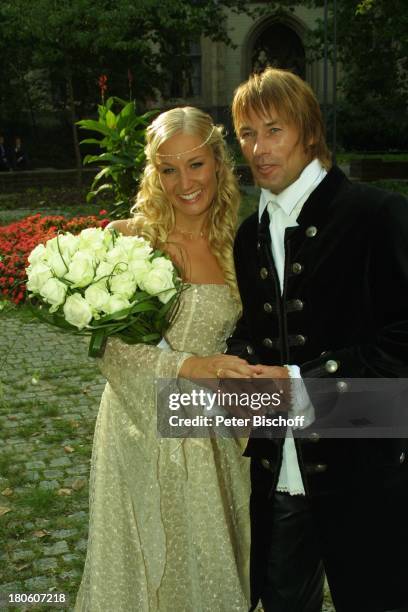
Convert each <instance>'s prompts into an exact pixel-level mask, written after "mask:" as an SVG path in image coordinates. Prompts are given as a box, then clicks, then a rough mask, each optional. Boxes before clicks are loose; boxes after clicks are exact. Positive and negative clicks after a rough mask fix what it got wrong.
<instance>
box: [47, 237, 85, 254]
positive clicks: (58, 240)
mask: <svg viewBox="0 0 408 612" xmlns="http://www.w3.org/2000/svg"><path fill="white" fill-rule="evenodd" d="M78 242H79V238H78V236H74V235H73V234H71V233H70V232H66V233H65V234H59V235H58V236H55V238H51V239H50V240H47V244H46V245H45V248H46V250H47V257H48V256H49V254H50V253H59V252H61V253H62V256H63V257H64V258H65V255H68V256H69V258H71V257H72V256H73V255H74V253H75V252H76V251H77V249H78Z"/></svg>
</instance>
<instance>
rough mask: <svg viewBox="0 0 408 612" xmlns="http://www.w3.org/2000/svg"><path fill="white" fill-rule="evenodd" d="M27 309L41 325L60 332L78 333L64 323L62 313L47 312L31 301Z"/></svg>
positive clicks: (75, 329)
mask: <svg viewBox="0 0 408 612" xmlns="http://www.w3.org/2000/svg"><path fill="white" fill-rule="evenodd" d="M27 307H28V309H29V310H30V311H31V312H32V314H33V315H34V316H35V317H36V318H37V319H39V320H40V321H41V322H42V323H47V324H48V325H52V326H53V327H57V328H58V329H59V330H60V331H62V332H69V333H72V332H74V333H79V330H78V328H77V327H75V326H74V325H71V324H70V323H68V321H66V319H65V317H64V315H63V314H62V312H49V310H47V309H46V308H45V307H44V306H42V305H38V304H35V303H33V301H32V300H28V302H27Z"/></svg>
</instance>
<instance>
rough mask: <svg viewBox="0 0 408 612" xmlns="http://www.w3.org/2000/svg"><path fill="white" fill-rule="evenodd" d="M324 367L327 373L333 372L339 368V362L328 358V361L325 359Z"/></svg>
mask: <svg viewBox="0 0 408 612" xmlns="http://www.w3.org/2000/svg"><path fill="white" fill-rule="evenodd" d="M324 368H325V370H326V372H328V373H329V374H334V373H335V372H337V370H338V369H339V364H338V363H337V361H334V359H329V361H326V363H325V365H324Z"/></svg>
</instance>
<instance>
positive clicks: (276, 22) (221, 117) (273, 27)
mask: <svg viewBox="0 0 408 612" xmlns="http://www.w3.org/2000/svg"><path fill="white" fill-rule="evenodd" d="M253 6H257V5H256V4H254V5H253ZM263 6H264V5H263ZM318 18H320V19H322V18H323V10H322V9H308V8H304V7H302V6H298V7H297V8H296V9H295V11H294V12H291V11H282V10H279V11H274V12H271V13H270V14H268V13H266V14H264V15H262V16H260V17H258V18H257V19H253V18H251V17H249V16H248V15H245V14H235V13H233V12H229V13H227V14H226V19H227V24H228V31H229V35H230V38H231V40H232V42H233V45H234V46H233V47H232V46H228V47H227V46H226V45H225V44H223V43H216V42H212V41H211V40H209V39H205V38H203V39H202V40H201V41H200V43H199V44H198V43H196V44H195V45H193V46H192V53H191V65H192V70H191V74H189V75H188V78H187V79H186V84H185V86H184V91H183V94H184V95H181V96H180V97H178V98H176V97H175V98H171V99H167V101H166V102H167V104H166V105H168V106H172V105H173V106H174V105H175V104H179V103H186V104H191V105H194V106H199V107H201V108H204V109H206V110H207V111H208V112H210V113H211V115H212V116H213V117H214V120H215V121H217V122H219V123H223V124H224V125H227V126H228V127H230V126H231V119H230V110H229V108H230V104H231V100H232V97H233V94H234V90H235V89H236V87H237V86H238V85H239V84H240V83H241V82H242V81H245V80H246V79H247V78H248V76H249V75H250V74H251V73H252V72H254V71H259V70H262V69H263V68H265V67H266V66H267V65H271V66H276V67H280V68H288V69H291V70H294V71H295V72H296V73H297V74H299V75H300V76H301V77H302V78H304V79H305V80H306V81H307V82H308V83H310V85H311V86H312V88H313V89H314V91H315V92H316V94H317V96H318V98H319V100H320V101H323V61H322V60H315V61H310V58H309V57H308V52H307V48H306V40H307V37H308V35H309V33H310V32H311V30H312V29H313V28H315V26H316V20H317V19H318ZM330 72H331V71H329V82H328V92H329V100H330V99H331V90H332V83H331V81H330V76H331V75H330Z"/></svg>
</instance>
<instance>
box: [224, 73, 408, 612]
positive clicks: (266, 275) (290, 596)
mask: <svg viewBox="0 0 408 612" xmlns="http://www.w3.org/2000/svg"><path fill="white" fill-rule="evenodd" d="M232 114H233V119H234V125H235V129H236V133H237V136H238V139H239V142H240V145H241V148H242V152H243V154H244V156H245V158H246V159H247V161H248V163H249V165H250V167H251V170H252V173H253V176H254V180H255V182H256V183H257V185H258V186H259V187H260V188H261V193H260V200H259V209H258V211H257V212H256V213H254V214H253V215H252V216H250V217H249V218H248V219H246V221H244V223H243V224H242V226H241V227H240V229H239V231H238V235H237V238H236V244H235V264H236V271H237V278H238V285H239V289H240V293H241V298H242V305H243V314H242V318H241V319H240V321H239V322H238V325H237V327H236V329H235V332H234V334H233V335H232V336H231V338H230V339H229V351H228V352H230V353H233V354H236V355H239V356H241V357H244V358H245V359H247V360H248V361H249V362H251V363H257V364H264V367H263V373H264V375H265V376H267V377H269V378H275V379H276V378H286V377H288V376H289V377H302V378H303V379H305V381H306V380H307V379H308V378H317V377H319V378H320V377H326V378H327V379H330V378H333V379H336V378H338V377H340V378H374V377H375V378H377V377H387V378H395V377H408V201H407V200H406V199H405V198H404V197H402V196H400V195H397V194H392V193H388V192H386V191H380V190H378V189H375V188H373V187H369V186H364V185H357V184H352V183H350V181H349V180H348V179H347V178H346V176H345V175H344V174H343V173H342V172H341V170H340V169H339V168H337V167H336V166H333V167H332V165H331V161H330V154H329V151H328V149H327V145H326V142H325V138H324V130H323V124H322V118H321V114H320V109H319V104H318V102H317V100H316V97H315V96H314V94H313V92H312V90H311V88H310V87H309V86H308V85H307V84H306V83H305V82H304V81H302V80H301V79H300V78H299V77H297V76H295V75H294V74H292V73H290V72H287V71H282V70H278V69H273V68H268V69H266V70H265V71H264V72H263V73H262V74H256V75H253V76H251V77H250V79H249V80H248V81H247V82H246V83H243V84H242V85H241V86H240V87H239V88H238V89H237V90H236V92H235V96H234V100H233V105H232ZM285 364H287V365H285ZM336 389H337V392H338V393H339V394H340V393H343V394H344V393H347V383H346V382H344V381H340V382H337V387H336ZM306 399H307V396H306ZM306 403H307V401H306ZM312 405H313V398H312ZM297 408H301V407H296V406H293V409H294V410H296V409H297ZM303 408H306V411H307V409H310V408H311V406H303ZM384 409H385V407H384ZM309 431H310V434H309ZM307 433H308V434H309V435H308V436H305V437H304V438H303V439H296V438H294V437H293V435H292V432H287V434H286V438H284V439H267V438H264V439H254V438H251V439H250V441H249V443H248V446H247V448H246V451H245V454H246V455H247V456H250V457H251V477H252V495H251V522H252V548H251V592H252V608H251V610H254V609H255V607H256V605H257V603H258V601H259V599H260V600H261V601H262V604H263V606H264V610H265V612H319V611H320V610H321V606H322V592H323V572H325V573H326V576H327V580H328V582H329V586H330V590H331V593H332V597H333V601H334V604H335V607H336V611H337V612H384V611H388V610H393V611H394V610H398V611H400V610H406V609H407V608H405V607H404V606H407V605H408V443H407V440H405V439H395V438H394V439H323V438H322V437H320V436H319V434H318V433H317V432H316V431H313V424H312V425H311V426H310V427H309V429H308V430H307Z"/></svg>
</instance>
